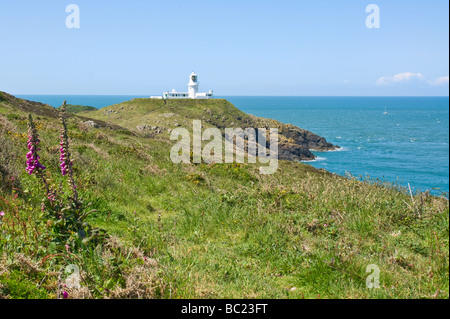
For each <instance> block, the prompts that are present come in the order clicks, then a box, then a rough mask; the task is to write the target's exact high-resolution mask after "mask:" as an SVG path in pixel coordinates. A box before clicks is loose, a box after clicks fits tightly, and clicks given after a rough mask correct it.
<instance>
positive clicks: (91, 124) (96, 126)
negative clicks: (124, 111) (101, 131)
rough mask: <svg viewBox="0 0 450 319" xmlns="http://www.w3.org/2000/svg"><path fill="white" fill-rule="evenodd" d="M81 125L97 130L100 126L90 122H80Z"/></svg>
mask: <svg viewBox="0 0 450 319" xmlns="http://www.w3.org/2000/svg"><path fill="white" fill-rule="evenodd" d="M81 123H83V124H86V125H87V126H90V127H93V128H99V127H100V125H98V124H97V123H95V122H94V121H92V120H89V121H86V122H81Z"/></svg>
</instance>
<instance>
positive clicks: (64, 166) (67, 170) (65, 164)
mask: <svg viewBox="0 0 450 319" xmlns="http://www.w3.org/2000/svg"><path fill="white" fill-rule="evenodd" d="M66 102H67V101H64V103H63V105H62V108H61V113H60V116H61V123H62V126H63V128H62V129H61V136H60V137H61V142H60V143H59V145H60V146H61V147H60V149H59V150H60V152H61V156H60V158H59V161H60V163H61V173H62V175H63V176H66V175H67V174H68V175H69V181H70V185H71V187H72V192H73V199H74V201H75V203H77V204H78V203H79V202H78V192H77V185H75V180H74V178H73V170H72V165H73V161H72V160H71V159H70V152H69V136H68V135H67V123H66Z"/></svg>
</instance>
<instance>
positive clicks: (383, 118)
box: [18, 95, 449, 196]
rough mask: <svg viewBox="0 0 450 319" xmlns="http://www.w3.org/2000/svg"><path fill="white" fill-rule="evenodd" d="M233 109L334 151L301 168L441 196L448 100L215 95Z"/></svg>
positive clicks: (98, 98) (100, 98)
mask: <svg viewBox="0 0 450 319" xmlns="http://www.w3.org/2000/svg"><path fill="white" fill-rule="evenodd" d="M148 96H149V95H146V96H138V95H134V96H125V95H120V96H119V95H95V96H92V95H74V96H70V95H67V96H62V95H20V96H18V97H20V98H24V99H28V100H32V101H38V102H42V103H47V104H50V105H52V106H54V107H58V106H60V105H61V104H62V102H63V101H64V100H66V99H67V100H68V103H69V104H80V105H89V106H94V107H96V108H102V107H105V106H108V105H112V104H116V103H120V102H124V101H128V100H131V99H132V98H140V97H148ZM220 98H226V99H227V100H229V101H230V102H231V103H233V104H234V105H235V106H236V107H237V108H239V109H240V110H242V111H244V112H246V113H249V114H253V115H256V116H260V117H266V118H272V119H276V120H279V121H281V122H283V123H291V124H294V125H296V126H298V127H300V128H303V129H306V130H309V131H311V132H313V133H315V134H317V135H320V136H323V137H324V138H326V139H327V141H328V142H330V143H333V144H335V145H338V146H339V147H340V148H339V149H338V150H337V151H333V152H313V153H314V154H315V155H316V156H317V158H316V160H315V161H311V162H307V164H309V165H312V166H314V167H316V168H323V169H326V170H328V171H330V172H333V173H336V174H339V175H347V176H348V175H352V176H354V177H355V178H358V179H364V180H370V181H378V182H382V183H384V182H387V183H391V184H394V185H397V186H400V187H405V188H406V187H408V185H409V186H410V187H411V189H412V191H413V192H417V191H422V192H424V191H427V190H428V191H430V192H431V193H432V194H435V195H443V196H448V192H449V98H448V97H279V96H277V97H267V96H264V97H263V96H259V97H258V96H223V97H220Z"/></svg>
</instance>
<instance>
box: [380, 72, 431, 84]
mask: <svg viewBox="0 0 450 319" xmlns="http://www.w3.org/2000/svg"><path fill="white" fill-rule="evenodd" d="M423 79H424V77H423V75H422V73H412V72H405V73H399V74H396V75H394V76H384V77H381V78H379V79H378V80H377V83H376V85H377V86H384V85H391V84H395V83H401V82H409V81H412V80H423Z"/></svg>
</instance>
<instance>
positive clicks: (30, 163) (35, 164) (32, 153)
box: [26, 114, 46, 175]
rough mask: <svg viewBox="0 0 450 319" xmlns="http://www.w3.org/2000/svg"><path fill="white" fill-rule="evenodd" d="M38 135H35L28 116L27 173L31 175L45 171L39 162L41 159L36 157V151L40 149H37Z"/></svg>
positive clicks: (31, 121)
mask: <svg viewBox="0 0 450 319" xmlns="http://www.w3.org/2000/svg"><path fill="white" fill-rule="evenodd" d="M40 142H41V141H40V140H39V135H38V134H37V130H36V126H35V125H34V122H33V118H32V117H31V114H30V115H29V116H28V142H27V147H28V150H29V152H28V153H27V169H26V170H27V173H28V174H30V175H32V174H33V173H34V172H36V171H37V172H38V173H42V171H43V170H45V169H46V167H45V166H44V165H42V164H41V163H40V162H39V160H40V159H41V157H40V156H39V155H38V151H40V150H41V149H40V148H39V147H38V146H39V143H40Z"/></svg>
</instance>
